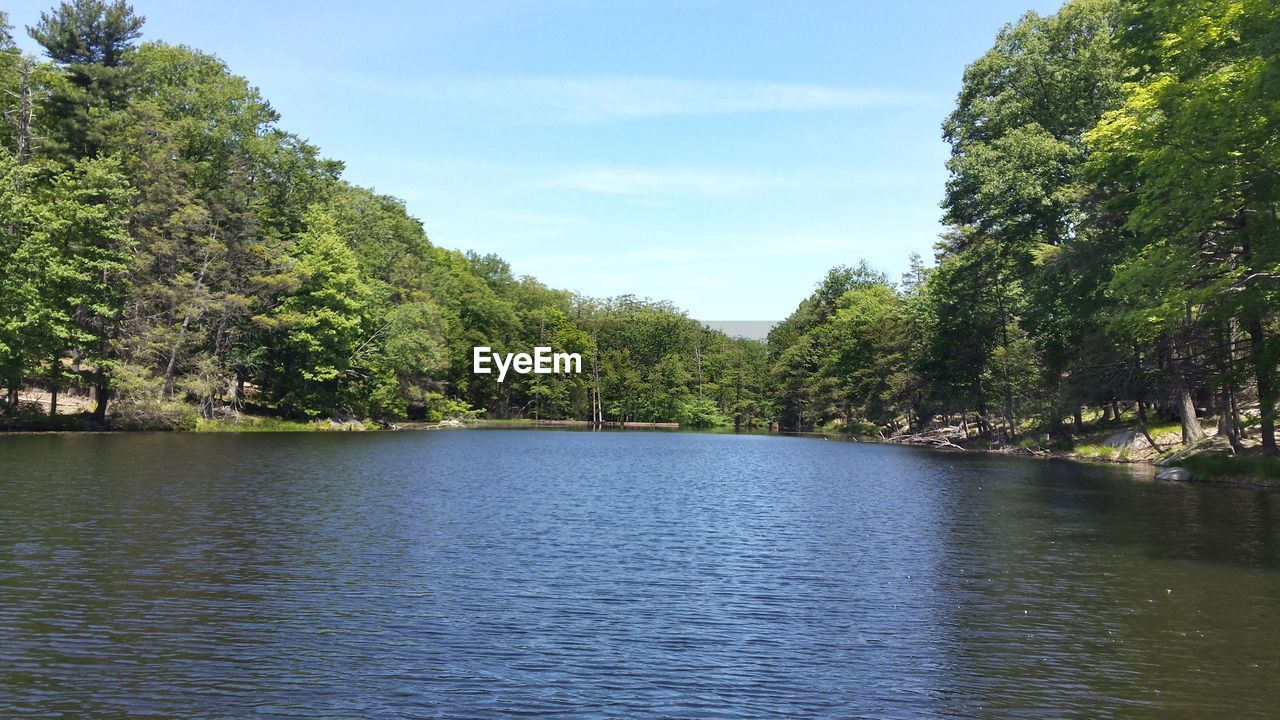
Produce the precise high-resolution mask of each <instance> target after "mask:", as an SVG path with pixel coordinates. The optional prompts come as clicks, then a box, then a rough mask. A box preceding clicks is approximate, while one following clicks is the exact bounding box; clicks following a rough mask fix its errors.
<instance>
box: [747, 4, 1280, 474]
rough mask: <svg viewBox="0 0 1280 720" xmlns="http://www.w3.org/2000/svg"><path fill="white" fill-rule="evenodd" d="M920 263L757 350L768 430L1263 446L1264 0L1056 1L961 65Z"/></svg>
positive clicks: (1269, 174) (1276, 96) (859, 280)
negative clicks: (930, 254) (939, 224)
mask: <svg viewBox="0 0 1280 720" xmlns="http://www.w3.org/2000/svg"><path fill="white" fill-rule="evenodd" d="M943 133H944V137H945V139H946V141H947V142H948V143H949V145H950V147H951V158H950V160H949V161H948V164H947V167H948V170H949V171H950V179H949V181H948V183H947V186H946V194H945V199H944V201H943V210H944V213H945V219H946V223H947V226H948V228H947V231H946V232H945V234H944V235H943V237H942V238H941V240H940V242H939V243H938V244H937V246H936V258H935V263H934V264H933V265H932V266H929V267H926V266H925V265H924V263H922V262H920V260H919V258H914V259H913V260H914V262H913V265H912V270H911V272H910V273H908V274H907V276H906V277H904V278H903V279H902V280H901V281H900V282H891V281H890V280H889V279H888V278H886V277H885V276H883V275H881V274H879V273H876V272H875V271H873V270H871V269H869V268H867V267H865V266H861V267H854V268H849V267H841V268H836V269H835V270H833V271H831V273H830V274H828V276H827V277H826V279H825V280H824V281H823V282H822V283H820V285H819V286H818V289H817V290H816V291H815V292H814V294H813V295H812V296H811V297H809V298H808V299H807V300H805V301H804V302H803V303H802V304H801V305H800V307H799V308H798V309H797V310H796V312H795V313H794V314H793V315H792V316H791V317H790V318H788V319H787V321H786V322H784V323H782V324H781V325H779V326H778V327H776V328H775V329H774V331H773V333H772V334H771V335H770V337H769V352H770V357H771V360H772V362H773V368H774V375H775V378H776V380H777V383H778V385H777V395H776V397H777V401H778V403H779V408H778V412H779V415H780V417H781V418H782V420H783V424H784V425H785V426H791V427H813V426H821V425H824V424H830V423H832V422H843V423H850V424H857V423H864V424H870V425H871V427H870V428H867V429H868V430H878V431H884V430H889V431H894V430H898V429H905V428H906V427H908V426H909V427H911V428H913V429H918V428H921V427H924V426H926V425H928V424H929V423H930V422H934V421H935V419H936V418H944V417H950V418H952V419H953V422H954V421H956V420H957V419H958V420H959V421H960V422H962V423H964V425H965V426H966V427H970V426H971V425H972V426H977V428H978V432H980V434H982V435H984V436H986V437H988V438H991V439H992V440H994V441H997V442H1005V443H1007V442H1011V441H1013V440H1014V439H1015V437H1017V436H1019V435H1025V434H1027V433H1029V432H1035V433H1037V434H1040V433H1048V434H1050V435H1054V436H1057V437H1059V438H1063V439H1066V440H1069V439H1070V438H1071V436H1072V435H1073V434H1077V433H1079V432H1080V430H1081V427H1082V425H1083V424H1084V418H1083V417H1082V411H1083V410H1084V409H1085V408H1091V409H1093V410H1094V411H1100V412H1101V413H1102V414H1103V416H1105V417H1111V418H1114V417H1116V416H1118V415H1119V413H1120V411H1121V408H1122V407H1129V408H1133V409H1136V413H1137V419H1138V422H1139V427H1143V428H1144V429H1145V426H1144V425H1143V423H1146V422H1147V421H1148V417H1149V414H1150V415H1159V416H1161V417H1163V418H1166V419H1170V420H1178V421H1180V423H1181V428H1182V435H1183V441H1184V442H1194V441H1196V440H1198V439H1201V438H1203V437H1204V436H1205V430H1204V427H1203V425H1202V422H1201V421H1202V419H1203V418H1204V417H1206V416H1212V417H1216V418H1217V423H1218V427H1217V430H1218V432H1219V434H1220V435H1222V436H1224V437H1225V438H1227V439H1228V441H1229V442H1230V444H1231V445H1232V447H1233V448H1235V449H1236V450H1237V451H1238V450H1241V449H1243V447H1244V442H1245V437H1246V436H1249V437H1251V438H1256V440H1257V442H1259V443H1260V444H1261V446H1262V449H1263V451H1264V452H1265V454H1267V455H1274V454H1275V453H1276V444H1275V414H1276V413H1275V408H1276V399H1277V398H1276V393H1277V387H1276V367H1277V360H1280V341H1278V339H1277V335H1278V334H1280V327H1278V326H1277V321H1278V318H1280V313H1278V312H1277V310H1278V308H1280V304H1278V302H1277V301H1278V300H1280V5H1277V4H1276V3H1275V2H1274V1H1273V0H1191V1H1187V0H1141V1H1131V0H1073V1H1072V2H1068V3H1066V4H1065V5H1064V6H1063V7H1062V8H1061V9H1060V10H1059V11H1058V12H1057V13H1055V14H1053V15H1051V16H1047V17H1043V16H1040V15H1037V14H1035V13H1029V14H1027V15H1025V16H1024V17H1022V18H1021V19H1019V20H1018V21H1017V22H1015V23H1012V24H1010V25H1008V26H1006V27H1005V28H1004V29H1002V30H1001V31H1000V33H999V36H998V37H997V39H996V42H995V45H994V47H992V48H991V49H990V50H989V51H988V52H987V53H986V54H984V55H983V56H982V57H981V58H979V59H978V60H977V61H975V62H974V63H972V64H971V65H970V66H969V67H968V68H967V69H966V71H965V73H964V81H963V86H962V89H961V91H960V93H959V96H958V98H957V102H956V107H955V109H954V110H953V111H952V112H951V114H950V115H949V117H948V118H947V119H946V121H945V123H944V126H943Z"/></svg>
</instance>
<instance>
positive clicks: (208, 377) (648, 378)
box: [0, 0, 767, 427]
mask: <svg viewBox="0 0 1280 720" xmlns="http://www.w3.org/2000/svg"><path fill="white" fill-rule="evenodd" d="M143 21H144V19H143V18H142V17H141V16H140V15H137V14H136V13H134V11H133V9H132V8H131V7H130V6H129V5H127V4H125V3H123V2H120V1H118V0H117V1H115V2H104V1H102V0H75V1H74V2H64V3H62V4H60V5H58V6H57V7H55V8H53V9H52V10H51V11H49V12H46V13H42V15H41V17H40V18H39V20H38V21H37V22H36V23H35V24H33V25H31V26H29V27H28V28H27V30H28V33H29V34H30V36H31V37H32V38H34V39H35V40H36V42H38V43H39V44H40V46H41V47H42V48H43V50H44V55H45V56H46V57H45V59H37V58H34V57H29V56H26V55H23V54H22V53H21V52H19V50H18V49H17V47H16V46H15V43H14V41H13V34H12V33H13V32H14V30H13V28H12V26H11V25H10V24H9V23H8V19H7V18H6V17H5V16H4V15H3V14H0V112H2V114H3V120H4V121H3V122H0V386H3V387H4V388H6V394H5V411H6V414H7V416H8V417H9V418H10V419H11V420H13V418H14V416H15V415H20V414H22V413H23V412H27V413H29V412H30V411H31V410H32V409H31V408H30V407H29V404H28V406H23V405H22V404H20V403H19V397H20V392H21V389H22V388H24V387H38V388H43V389H44V390H45V391H46V393H47V395H48V396H49V404H51V405H52V410H53V413H48V410H47V409H44V410H45V412H46V413H48V415H47V417H46V421H47V422H49V423H53V424H56V423H54V422H53V421H56V420H59V418H58V417H57V416H56V413H57V404H58V402H59V400H60V399H61V401H62V402H63V403H64V405H65V403H66V402H67V396H68V394H74V395H76V396H77V397H81V396H84V397H85V398H86V399H87V403H86V406H87V408H89V409H90V410H89V412H90V414H91V419H92V420H94V421H96V422H99V423H106V422H107V421H112V422H113V423H114V425H116V426H120V427H189V426H190V425H191V424H192V423H193V422H194V421H195V418H196V417H197V416H200V415H202V416H204V417H207V418H213V417H217V416H219V415H225V414H230V413H235V412H237V411H239V410H241V409H246V408H247V409H251V410H258V411H264V412H272V413H277V414H280V415H284V416H286V417H297V418H316V417H331V416H351V417H359V418H373V419H375V420H395V419H403V418H411V419H427V420H436V419H440V418H443V417H449V416H457V415H467V414H473V415H474V414H478V413H481V412H483V413H487V414H489V415H491V416H497V417H516V416H519V417H543V418H570V417H573V418H582V419H595V420H598V421H604V420H610V421H627V420H630V421H681V422H684V423H686V424H691V425H711V424H724V423H728V422H731V421H734V422H737V423H739V424H742V425H753V424H756V423H758V422H760V421H761V419H762V418H764V417H765V415H766V414H767V413H766V411H765V408H764V395H763V392H764V390H763V385H762V380H761V378H763V377H765V376H767V373H766V372H764V367H765V361H764V353H763V349H762V348H761V347H759V344H758V343H753V342H750V341H742V340H735V339H731V338H729V337H726V336H725V335H723V334H722V333H717V332H712V331H710V330H708V329H706V328H705V327H703V326H702V325H700V324H699V323H697V322H695V321H694V320H692V319H690V318H689V317H688V316H687V315H686V314H685V313H683V312H681V311H679V310H678V309H676V308H674V307H673V306H671V305H669V304H666V303H660V302H652V301H648V300H642V299H638V298H634V297H620V298H613V299H608V300H598V299H592V298H587V297H582V296H579V295H575V294H572V293H570V292H567V291H561V290H555V289H551V288H548V287H546V286H544V285H543V284H541V283H539V282H538V281H536V280H535V279H533V278H530V277H516V276H515V275H513V273H512V270H511V268H510V267H509V266H508V265H507V263H505V262H504V261H503V260H501V259H500V258H498V257H496V256H493V255H478V254H475V253H465V254H464V253H460V252H457V251H453V250H448V249H444V248H440V247H437V246H435V245H433V244H432V243H431V242H430V241H429V240H428V238H427V235H426V233H425V232H424V230H423V227H422V224H421V223H420V222H419V221H418V220H416V219H414V218H412V217H410V216H409V215H408V214H407V212H406V210H405V207H404V205H403V203H402V202H400V201H399V200H397V199H395V198H391V197H387V196H384V195H379V194H376V193H374V192H372V191H370V190H368V189H365V188H360V187H355V186H353V185H351V184H349V183H347V182H345V181H343V180H342V178H341V173H342V165H341V163H339V162H336V161H333V160H329V159H326V158H324V157H322V156H321V154H320V152H319V150H318V149H317V148H316V147H315V146H313V145H311V144H310V143H308V142H306V141H305V140H304V139H302V138H300V137H298V136H297V135H294V134H292V133H290V132H287V131H286V130H284V129H282V128H280V127H279V125H278V116H277V114H276V112H275V111H274V110H273V109H272V107H271V105H270V104H269V103H268V102H267V101H266V100H265V99H264V98H262V97H261V96H260V95H259V93H258V91H257V90H256V89H255V88H254V87H252V86H251V85H250V84H249V83H248V82H247V81H246V80H245V79H244V78H241V77H238V76H236V75H234V74H232V73H231V72H229V70H228V68H227V67H226V66H225V64H224V63H223V62H222V61H221V60H219V59H218V58H217V57H215V56H213V55H209V54H206V53H203V52H200V51H197V50H193V49H191V48H187V47H181V46H172V45H167V44H164V43H160V42H146V43H141V44H139V42H138V39H139V37H140V35H141V31H142V26H143ZM475 345H488V346H491V347H493V348H494V349H495V350H497V351H500V352H510V351H527V350H528V349H530V348H532V347H533V346H535V345H549V346H554V347H555V348H556V349H557V350H560V351H564V352H578V353H580V354H581V355H582V357H583V358H584V362H585V363H586V364H588V365H589V369H590V372H589V373H584V374H582V375H575V376H528V377H525V376H521V377H512V378H509V379H508V380H507V382H504V383H502V384H498V383H496V382H495V381H494V380H493V378H492V376H482V377H477V376H473V375H472V374H471V367H470V360H471V348H472V347H473V346H475ZM42 409H43V408H42ZM24 419H25V420H30V419H31V418H24ZM14 422H16V421H14ZM68 422H70V420H68ZM11 424H12V423H11Z"/></svg>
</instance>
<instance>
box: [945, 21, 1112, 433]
mask: <svg viewBox="0 0 1280 720" xmlns="http://www.w3.org/2000/svg"><path fill="white" fill-rule="evenodd" d="M1115 14H1116V4H1115V2H1114V0H1074V1H1073V2H1069V3H1067V4H1066V5H1065V6H1063V8H1062V9H1061V10H1060V11H1059V12H1058V13H1057V14H1055V15H1052V16H1049V17H1041V16H1039V15H1037V14H1035V13H1028V14H1027V15H1026V16H1024V17H1023V18H1022V19H1021V20H1019V21H1018V22H1017V23H1015V24H1013V25H1009V26H1006V27H1005V28H1004V29H1003V30H1002V31H1001V32H1000V35H999V37H998V38H997V39H996V44H995V47H993V48H992V49H991V50H990V51H988V52H987V53H986V54H985V55H984V56H983V57H982V58H980V59H978V60H977V61H976V62H974V63H973V64H972V65H970V66H969V68H968V69H966V71H965V76H964V84H963V87H962V89H961V92H960V96H959V99H958V103H957V107H956V109H955V111H954V112H952V114H951V116H950V117H949V118H948V119H947V121H946V123H945V124H944V137H945V138H946V140H947V141H948V143H950V145H951V159H950V160H949V161H948V163H947V167H948V169H949V170H950V172H951V179H950V180H949V181H948V183H947V194H946V198H945V200H944V202H943V208H944V209H945V211H946V220H947V222H948V223H950V224H951V225H953V226H954V227H955V231H954V232H952V233H951V234H950V235H949V237H948V239H947V240H946V241H945V242H944V243H943V244H941V245H940V246H939V252H940V261H941V264H942V265H943V266H944V267H945V266H947V265H948V262H949V258H953V257H954V258H956V260H955V261H950V262H955V263H958V264H959V265H968V266H970V267H971V268H973V270H975V271H977V272H976V274H975V273H974V272H954V273H953V272H943V273H939V274H936V275H935V276H934V277H933V280H932V282H933V284H934V287H932V288H931V289H930V292H931V294H933V295H934V296H935V297H938V298H939V299H943V300H946V299H947V298H955V299H956V300H959V299H960V298H965V297H967V298H968V299H967V300H964V301H963V303H964V304H965V307H963V308H960V307H956V308H954V309H955V310H956V311H959V312H949V313H947V315H950V316H951V317H950V318H948V319H947V323H948V324H949V325H952V326H954V327H948V328H947V329H946V332H948V333H951V334H956V335H957V336H958V337H957V338H956V342H966V343H971V344H973V348H972V349H973V350H974V352H973V353H964V354H952V353H939V354H938V355H937V362H939V363H942V364H944V365H945V364H946V363H948V362H949V361H951V360H954V361H955V362H959V363H964V364H966V366H967V368H968V369H967V370H965V369H964V368H955V369H954V370H953V371H948V372H947V374H949V375H955V376H957V379H959V377H960V376H962V375H964V374H965V373H966V372H967V373H968V374H970V375H971V380H969V381H968V382H969V383H970V384H971V386H972V387H973V388H974V390H975V391H976V392H977V394H976V395H972V396H970V398H969V399H968V401H967V402H968V403H973V404H977V405H982V404H985V402H986V401H987V397H984V396H983V395H984V394H986V393H990V394H991V396H994V397H998V398H999V403H1000V405H1001V406H1002V413H1001V414H1002V415H1003V416H1004V419H1005V428H1006V431H1007V432H1009V433H1011V434H1012V433H1014V432H1016V427H1017V416H1018V415H1019V412H1018V408H1019V406H1021V405H1024V404H1026V403H1028V402H1032V401H1035V400H1037V398H1033V397H1025V396H1020V393H1019V392H1018V390H1017V388H1016V387H1015V384H1016V383H1015V376H1016V375H1018V374H1019V373H1020V372H1021V370H1022V369H1023V368H1022V367H1019V366H1016V364H1015V363H1014V360H1013V359H1014V358H1015V357H1026V356H1027V353H1026V352H1024V350H1021V349H1019V347H1018V344H1019V343H1020V342H1021V340H1020V338H1022V337H1023V336H1024V335H1025V336H1027V337H1029V339H1030V341H1031V342H1032V344H1033V346H1034V351H1033V353H1032V355H1033V356H1034V358H1035V359H1034V361H1033V362H1034V363H1035V364H1036V365H1039V366H1041V367H1042V378H1041V379H1040V382H1039V383H1036V384H1035V386H1036V387H1038V388H1039V389H1040V392H1039V393H1038V394H1039V395H1040V397H1039V398H1038V400H1039V401H1040V402H1041V403H1042V404H1043V408H1042V411H1043V412H1044V414H1045V415H1047V416H1048V417H1051V418H1054V417H1060V416H1061V415H1062V414H1064V413H1066V414H1072V412H1074V411H1076V410H1078V408H1079V406H1080V404H1081V402H1082V401H1083V400H1084V399H1085V398H1084V397H1082V396H1080V395H1079V394H1078V393H1070V392H1064V391H1063V388H1067V387H1069V386H1068V384H1067V383H1066V382H1065V380H1066V379H1067V378H1069V377H1070V376H1071V374H1072V373H1073V372H1078V371H1079V369H1080V366H1081V365H1082V364H1084V358H1083V357H1082V355H1081V348H1082V346H1083V344H1084V341H1085V337H1086V335H1087V334H1088V333H1089V332H1090V329H1091V328H1092V327H1094V326H1095V325H1096V320H1095V317H1094V314H1095V310H1096V305H1097V295H1098V288H1099V286H1100V285H1101V280H1100V278H1105V273H1106V267H1107V266H1106V264H1105V262H1103V261H1104V260H1105V258H1106V255H1105V254H1103V255H1101V256H1100V255H1099V254H1098V253H1097V250H1098V248H1099V247H1100V246H1105V242H1102V241H1101V239H1100V238H1098V237H1096V236H1093V235H1091V234H1090V233H1089V231H1088V229H1087V228H1086V227H1085V225H1084V224H1083V220H1084V218H1085V215H1086V213H1087V201H1088V198H1089V186H1088V182H1087V180H1086V178H1085V177H1084V172H1083V165H1084V162H1085V160H1086V157H1087V152H1088V148H1087V147H1086V145H1085V143H1084V142H1083V134H1084V133H1085V132H1086V131H1087V130H1089V129H1090V128H1092V127H1093V125H1094V124H1095V123H1096V122H1097V120H1098V118H1100V117H1101V116H1102V114H1103V112H1105V111H1106V110H1107V109H1109V108H1111V107H1113V106H1114V105H1115V103H1116V102H1117V99H1118V91H1119V81H1120V77H1121V73H1122V69H1121V65H1120V60H1119V54H1118V52H1116V50H1115V48H1114V45H1113V34H1114V30H1113V28H1114V22H1115ZM967 255H971V256H972V257H971V258H969V259H965V257H964V256H967ZM948 282H956V283H960V284H962V285H963V286H964V287H961V285H957V286H955V287H954V288H946V287H943V285H944V284H946V283H948ZM964 318H967V319H968V320H967V322H966V323H961V324H959V325H957V324H956V323H957V322H959V321H960V320H962V319H964ZM997 355H998V356H999V361H998V362H997ZM974 363H977V365H974ZM984 366H985V367H987V371H988V373H989V374H990V375H991V378H990V381H989V382H986V383H981V382H980V379H979V378H978V376H977V374H976V373H979V372H980V371H981V368H982V367H984ZM1024 386H1026V384H1025V383H1024ZM997 388H998V390H997ZM988 397H990V396H988Z"/></svg>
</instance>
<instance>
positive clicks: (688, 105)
mask: <svg viewBox="0 0 1280 720" xmlns="http://www.w3.org/2000/svg"><path fill="white" fill-rule="evenodd" d="M362 84H364V85H365V86H366V87H369V88H370V89H372V90H374V91H375V92H380V93H382V94H384V95H390V96H395V97H400V98H403V99H407V100H413V101H417V102H421V103H424V104H430V105H435V106H442V107H454V108H461V109H468V108H474V109H479V110H484V111H485V112H486V117H490V118H496V119H497V121H498V122H505V123H534V124H561V123H581V124H588V123H601V122H609V121H615V120H627V119H637V118H653V117H663V116H672V115H719V114H732V113H759V112H804V111H819V110H859V109H869V108H883V107H891V106H904V105H915V104H919V103H921V102H927V101H928V98H926V97H925V96H923V95H921V94H919V93H909V92H898V91H888V90H871V89H858V88H846V87H838V86H830V85H810V84H788V83H764V82H750V81H732V80H731V81H711V80H691V79H685V78H673V77H662V76H648V75H585V76H560V75H535V76H517V77H506V76H500V77H465V78H438V79H428V80H421V81H419V80H415V81H411V82H407V83H399V84H390V83H386V82H374V83H362Z"/></svg>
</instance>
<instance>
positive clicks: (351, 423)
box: [329, 420, 364, 431]
mask: <svg viewBox="0 0 1280 720" xmlns="http://www.w3.org/2000/svg"><path fill="white" fill-rule="evenodd" d="M329 429H330V430H345V431H360V430H364V423H362V422H360V421H359V420H330V421H329Z"/></svg>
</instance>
